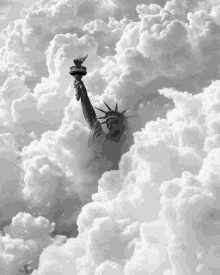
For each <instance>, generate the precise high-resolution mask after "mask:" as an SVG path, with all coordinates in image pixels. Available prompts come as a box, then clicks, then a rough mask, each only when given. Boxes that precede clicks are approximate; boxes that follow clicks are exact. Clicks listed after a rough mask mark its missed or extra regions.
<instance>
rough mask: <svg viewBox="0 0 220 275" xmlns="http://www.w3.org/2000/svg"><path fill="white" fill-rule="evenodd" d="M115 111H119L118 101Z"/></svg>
mask: <svg viewBox="0 0 220 275" xmlns="http://www.w3.org/2000/svg"><path fill="white" fill-rule="evenodd" d="M115 111H116V112H118V103H117V102H116V105H115Z"/></svg>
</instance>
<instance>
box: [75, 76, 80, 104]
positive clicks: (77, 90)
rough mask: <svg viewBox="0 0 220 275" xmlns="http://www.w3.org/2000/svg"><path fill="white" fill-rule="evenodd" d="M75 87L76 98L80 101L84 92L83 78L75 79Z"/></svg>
mask: <svg viewBox="0 0 220 275" xmlns="http://www.w3.org/2000/svg"><path fill="white" fill-rule="evenodd" d="M74 88H75V90H76V93H75V96H76V100H77V101H79V100H80V98H81V92H82V80H81V79H75V81H74Z"/></svg>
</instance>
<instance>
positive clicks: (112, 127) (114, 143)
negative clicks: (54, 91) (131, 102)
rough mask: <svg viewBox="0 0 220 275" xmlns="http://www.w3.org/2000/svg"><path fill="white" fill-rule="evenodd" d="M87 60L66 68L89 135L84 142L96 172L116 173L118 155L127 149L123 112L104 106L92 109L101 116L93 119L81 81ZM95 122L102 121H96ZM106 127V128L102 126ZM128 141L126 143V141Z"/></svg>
mask: <svg viewBox="0 0 220 275" xmlns="http://www.w3.org/2000/svg"><path fill="white" fill-rule="evenodd" d="M86 58H87V56H85V57H81V58H77V59H74V60H73V61H74V64H75V66H72V67H70V75H72V76H73V77H74V79H75V81H74V87H75V90H76V94H75V95H76V100H77V101H79V100H81V106H82V111H83V115H84V118H85V120H86V122H87V124H88V126H89V128H90V130H91V135H90V138H89V141H88V146H89V148H91V149H92V158H91V160H90V163H91V162H93V164H92V166H93V167H94V165H95V166H96V171H97V172H98V173H100V174H102V173H103V172H105V171H110V170H118V168H119V167H118V165H119V162H120V159H121V156H122V154H124V153H125V152H127V151H128V150H129V147H130V146H131V140H130V139H129V133H128V125H127V118H129V117H128V116H125V112H126V111H127V110H128V109H126V110H124V111H123V112H119V111H118V105H117V103H116V106H115V108H114V109H111V108H110V107H109V105H108V104H107V103H105V102H104V103H105V105H106V107H107V110H106V111H105V110H102V109H99V108H96V107H95V108H96V109H97V110H99V111H100V112H102V113H103V114H104V116H102V117H98V118H97V117H96V112H95V110H94V108H93V106H92V104H91V101H90V99H89V97H88V94H87V90H86V87H85V85H84V83H83V81H82V77H83V76H85V75H86V74H87V72H86V67H84V66H82V65H81V64H82V63H83V62H84V60H85V59H86ZM99 119H101V120H104V121H103V122H100V121H99ZM103 124H106V126H107V129H106V130H104V128H103V127H102V125H103ZM129 140H130V141H129Z"/></svg>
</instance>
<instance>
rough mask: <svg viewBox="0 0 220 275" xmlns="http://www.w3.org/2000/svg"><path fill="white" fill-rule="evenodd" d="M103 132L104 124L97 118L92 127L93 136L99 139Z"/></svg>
mask: <svg viewBox="0 0 220 275" xmlns="http://www.w3.org/2000/svg"><path fill="white" fill-rule="evenodd" d="M103 134H104V131H103V128H102V125H101V123H100V122H99V121H98V120H96V122H95V123H94V126H93V128H92V136H93V138H94V139H98V138H99V137H101V136H102V135H103Z"/></svg>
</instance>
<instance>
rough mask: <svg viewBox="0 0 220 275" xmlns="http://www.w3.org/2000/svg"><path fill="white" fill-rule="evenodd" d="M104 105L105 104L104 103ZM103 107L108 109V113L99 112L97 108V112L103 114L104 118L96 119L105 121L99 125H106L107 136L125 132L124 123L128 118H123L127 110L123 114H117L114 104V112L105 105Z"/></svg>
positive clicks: (116, 107)
mask: <svg viewBox="0 0 220 275" xmlns="http://www.w3.org/2000/svg"><path fill="white" fill-rule="evenodd" d="M104 103H105V102H104ZM105 105H106V106H107V108H108V111H104V110H101V109H99V108H96V109H98V110H99V111H101V112H103V113H105V116H104V117H98V119H105V121H104V122H101V124H106V126H107V128H108V130H109V134H119V133H120V132H122V131H124V130H125V122H126V119H127V118H128V117H125V115H124V114H125V112H126V111H127V110H128V109H126V110H125V111H123V112H118V105H117V103H116V106H115V110H112V109H111V108H110V107H109V106H108V105H107V103H105Z"/></svg>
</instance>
